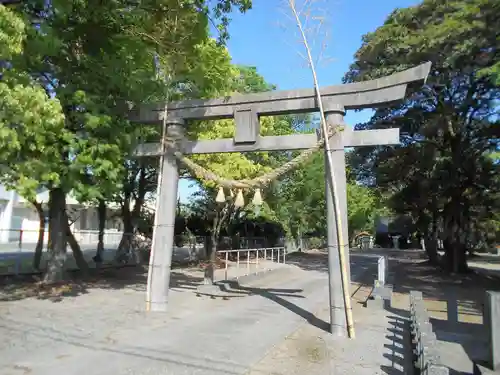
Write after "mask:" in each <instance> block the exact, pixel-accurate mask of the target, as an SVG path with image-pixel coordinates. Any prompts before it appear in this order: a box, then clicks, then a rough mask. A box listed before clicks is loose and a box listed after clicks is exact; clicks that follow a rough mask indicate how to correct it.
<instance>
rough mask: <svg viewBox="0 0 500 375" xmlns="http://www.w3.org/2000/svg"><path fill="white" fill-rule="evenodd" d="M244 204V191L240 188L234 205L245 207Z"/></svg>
mask: <svg viewBox="0 0 500 375" xmlns="http://www.w3.org/2000/svg"><path fill="white" fill-rule="evenodd" d="M244 205H245V198H243V191H242V190H241V189H239V190H238V194H236V199H235V201H234V206H235V207H243V206H244Z"/></svg>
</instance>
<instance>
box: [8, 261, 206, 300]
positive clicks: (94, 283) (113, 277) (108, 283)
mask: <svg viewBox="0 0 500 375" xmlns="http://www.w3.org/2000/svg"><path fill="white" fill-rule="evenodd" d="M147 272H148V271H147V267H144V266H130V267H121V268H106V269H100V270H97V269H91V270H89V273H88V275H86V276H85V277H84V276H82V275H81V273H80V272H68V273H67V279H66V280H65V281H62V282H59V283H56V284H51V285H46V284H43V283H42V282H41V281H40V277H39V276H33V275H26V276H23V277H16V278H7V277H4V278H2V279H1V280H0V301H15V300H21V299H25V298H38V299H47V300H50V301H53V302H60V301H61V300H62V299H63V298H65V297H77V296H80V295H83V294H87V293H89V292H90V291H91V290H92V289H115V290H118V289H131V290H136V291H145V290H146V283H147ZM202 280H203V278H201V277H196V276H192V275H189V274H187V273H184V272H181V271H176V270H175V269H174V270H172V276H171V279H170V287H171V288H179V289H193V290H194V289H196V287H197V286H198V285H199V284H200V283H201V282H202Z"/></svg>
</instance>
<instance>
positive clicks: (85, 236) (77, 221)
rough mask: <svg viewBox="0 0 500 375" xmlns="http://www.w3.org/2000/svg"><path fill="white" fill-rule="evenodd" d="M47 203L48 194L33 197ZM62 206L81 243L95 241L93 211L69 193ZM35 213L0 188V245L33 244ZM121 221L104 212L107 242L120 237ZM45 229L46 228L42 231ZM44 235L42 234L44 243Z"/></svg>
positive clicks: (112, 212) (96, 222)
mask: <svg viewBox="0 0 500 375" xmlns="http://www.w3.org/2000/svg"><path fill="white" fill-rule="evenodd" d="M48 200H49V193H48V191H43V192H41V193H39V194H38V195H37V201H38V202H40V203H42V204H44V206H45V207H46V204H47V202H48ZM66 205H67V211H68V215H69V217H70V220H71V221H72V222H73V223H72V224H71V228H72V230H73V233H74V234H75V236H76V237H77V239H78V240H79V241H80V242H82V244H83V245H84V244H86V243H88V244H90V243H89V242H91V243H96V242H97V233H98V228H99V226H98V225H99V220H98V215H97V209H96V208H95V207H91V206H88V205H83V204H81V203H80V202H78V201H77V200H76V199H75V198H74V197H73V196H72V195H71V194H69V195H68V196H67V198H66ZM39 226H40V224H39V219H38V213H37V212H36V210H35V208H34V207H33V205H32V204H31V203H29V202H28V201H26V199H24V198H23V197H21V196H19V194H18V193H17V192H15V191H7V190H6V189H5V187H4V186H3V185H0V243H8V242H22V243H36V242H37V239H38V232H39ZM121 227H122V222H121V220H120V218H119V216H118V215H117V211H116V210H108V220H107V222H106V229H107V230H106V232H107V235H106V236H107V237H109V238H107V240H108V241H106V239H105V242H116V241H119V239H120V238H121ZM46 230H47V228H46ZM47 238H48V234H47V233H46V235H45V240H47Z"/></svg>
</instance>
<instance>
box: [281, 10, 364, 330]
mask: <svg viewBox="0 0 500 375" xmlns="http://www.w3.org/2000/svg"><path fill="white" fill-rule="evenodd" d="M288 4H289V6H290V9H291V10H292V13H293V15H294V18H295V21H296V23H297V27H298V29H299V32H300V35H301V37H302V43H303V44H304V48H305V50H306V53H307V60H308V63H309V67H310V69H311V74H312V77H313V81H314V91H315V93H316V99H317V101H318V105H319V112H320V119H321V128H322V132H323V137H324V140H325V150H326V156H327V162H328V169H329V171H325V172H326V173H328V177H329V178H330V181H329V182H330V186H331V194H332V196H333V197H332V198H333V204H334V208H335V218H336V224H337V241H338V245H339V249H338V250H339V259H340V272H341V277H342V290H343V294H344V305H345V315H346V322H347V333H348V336H349V338H355V336H356V334H355V331H354V322H353V318H352V307H351V296H350V295H349V282H348V280H347V272H346V271H347V268H346V266H347V265H346V259H345V252H344V246H343V244H344V238H343V235H342V217H341V215H340V205H339V201H338V194H337V184H336V182H335V173H334V170H333V161H332V155H331V148H330V142H329V138H328V126H327V124H326V118H325V111H324V108H323V102H322V98H321V93H320V90H319V83H318V76H317V74H316V68H315V65H314V61H313V58H312V54H311V49H310V47H309V43H308V40H307V36H306V34H305V31H304V27H303V25H302V21H301V20H300V17H299V14H298V12H297V8H296V6H295V1H294V0H288Z"/></svg>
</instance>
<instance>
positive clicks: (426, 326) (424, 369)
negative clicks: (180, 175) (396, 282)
mask: <svg viewBox="0 0 500 375" xmlns="http://www.w3.org/2000/svg"><path fill="white" fill-rule="evenodd" d="M410 328H411V337H412V344H413V346H414V347H413V354H414V365H415V369H416V371H417V372H418V373H419V374H421V375H448V374H449V373H450V370H449V369H448V367H446V366H444V365H443V364H442V362H441V357H440V355H439V353H438V349H437V338H436V334H435V333H434V332H433V329H432V324H431V322H430V317H429V313H428V312H427V309H426V308H425V305H424V299H423V296H422V292H419V291H413V290H412V291H411V292H410Z"/></svg>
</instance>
